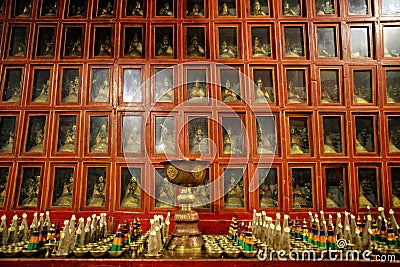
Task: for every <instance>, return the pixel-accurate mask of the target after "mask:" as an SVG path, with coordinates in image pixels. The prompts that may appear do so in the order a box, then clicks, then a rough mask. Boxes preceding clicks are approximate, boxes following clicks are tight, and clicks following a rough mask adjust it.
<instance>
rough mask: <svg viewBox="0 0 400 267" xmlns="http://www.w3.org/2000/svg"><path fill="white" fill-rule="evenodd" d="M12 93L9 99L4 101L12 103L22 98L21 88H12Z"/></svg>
mask: <svg viewBox="0 0 400 267" xmlns="http://www.w3.org/2000/svg"><path fill="white" fill-rule="evenodd" d="M5 90H9V88H6V89H5ZM11 90H12V95H11V97H10V98H9V99H7V100H5V101H4V102H10V103H17V102H19V100H20V97H21V88H20V87H17V88H12V89H11Z"/></svg>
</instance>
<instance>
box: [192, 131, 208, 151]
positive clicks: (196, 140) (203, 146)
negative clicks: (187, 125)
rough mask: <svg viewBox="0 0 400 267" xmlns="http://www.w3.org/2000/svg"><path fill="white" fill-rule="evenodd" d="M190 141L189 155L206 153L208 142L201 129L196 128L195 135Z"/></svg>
mask: <svg viewBox="0 0 400 267" xmlns="http://www.w3.org/2000/svg"><path fill="white" fill-rule="evenodd" d="M190 141H191V142H190V144H189V151H190V154H201V153H208V142H207V139H206V135H205V133H204V132H203V130H202V129H201V128H197V130H196V131H195V134H194V135H193V137H192V139H191V140H190Z"/></svg>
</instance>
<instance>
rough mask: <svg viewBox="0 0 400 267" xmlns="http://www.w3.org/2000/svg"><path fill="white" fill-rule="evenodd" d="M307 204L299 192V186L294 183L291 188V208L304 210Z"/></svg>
mask: <svg viewBox="0 0 400 267" xmlns="http://www.w3.org/2000/svg"><path fill="white" fill-rule="evenodd" d="M306 207H309V204H308V202H307V200H306V198H305V196H304V194H303V192H302V191H301V188H300V185H299V184H297V183H296V185H295V186H294V188H293V208H306Z"/></svg>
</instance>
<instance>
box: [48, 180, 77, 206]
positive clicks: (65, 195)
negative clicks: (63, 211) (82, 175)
mask: <svg viewBox="0 0 400 267" xmlns="http://www.w3.org/2000/svg"><path fill="white" fill-rule="evenodd" d="M74 181H75V178H74V174H73V173H71V174H70V176H69V178H68V179H67V180H66V181H65V182H64V184H63V188H62V193H61V196H60V197H59V198H58V199H57V200H56V201H54V203H53V206H60V207H71V206H72V191H73V189H74Z"/></svg>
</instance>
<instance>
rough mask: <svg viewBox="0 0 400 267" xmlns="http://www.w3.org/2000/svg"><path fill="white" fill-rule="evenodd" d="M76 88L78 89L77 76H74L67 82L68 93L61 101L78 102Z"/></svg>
mask: <svg viewBox="0 0 400 267" xmlns="http://www.w3.org/2000/svg"><path fill="white" fill-rule="evenodd" d="M78 90H79V77H78V76H76V77H75V79H74V80H73V81H70V82H69V84H68V95H66V96H65V97H64V98H63V99H62V101H63V102H70V103H72V102H78Z"/></svg>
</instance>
